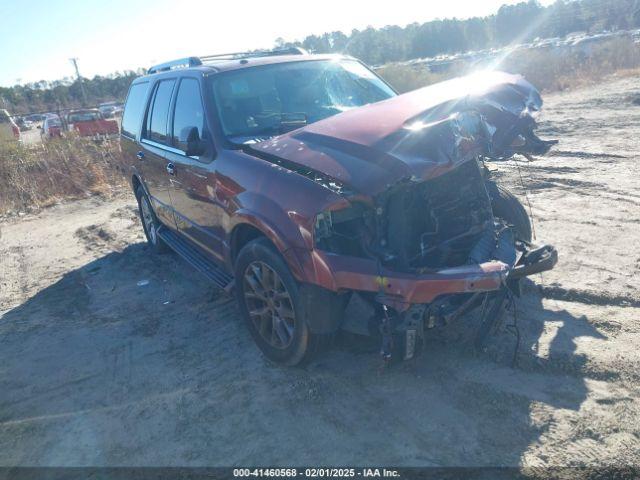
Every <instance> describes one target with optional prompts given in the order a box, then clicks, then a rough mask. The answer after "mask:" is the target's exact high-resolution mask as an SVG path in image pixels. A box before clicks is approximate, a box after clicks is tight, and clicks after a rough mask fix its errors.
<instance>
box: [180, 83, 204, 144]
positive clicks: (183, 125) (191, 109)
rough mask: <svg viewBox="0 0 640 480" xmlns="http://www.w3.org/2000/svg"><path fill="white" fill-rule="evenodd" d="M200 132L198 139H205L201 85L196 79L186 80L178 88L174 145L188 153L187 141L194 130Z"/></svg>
mask: <svg viewBox="0 0 640 480" xmlns="http://www.w3.org/2000/svg"><path fill="white" fill-rule="evenodd" d="M194 127H195V128H196V129H197V130H198V138H199V139H202V138H203V133H204V110H203V108H202V99H201V97H200V84H199V83H198V80H196V79H195V78H184V79H182V81H181V82H180V86H179V87H178V94H177V96H176V107H175V113H174V116H173V145H174V146H175V147H176V148H179V149H180V150H182V151H184V152H186V151H187V140H188V137H189V134H190V132H191V131H192V130H193V128H194Z"/></svg>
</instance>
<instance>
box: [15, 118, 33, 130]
mask: <svg viewBox="0 0 640 480" xmlns="http://www.w3.org/2000/svg"><path fill="white" fill-rule="evenodd" d="M15 122H16V125H18V128H19V129H20V131H21V132H27V131H29V130H33V122H32V121H31V120H27V119H26V118H25V117H17V118H16V120H15Z"/></svg>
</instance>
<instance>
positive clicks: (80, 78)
mask: <svg viewBox="0 0 640 480" xmlns="http://www.w3.org/2000/svg"><path fill="white" fill-rule="evenodd" d="M69 60H71V63H73V68H75V69H76V76H77V77H78V82H80V90H81V91H82V100H83V102H84V103H83V106H85V107H86V106H87V92H85V91H84V83H83V82H82V77H81V76H80V70H78V59H77V58H70V59H69Z"/></svg>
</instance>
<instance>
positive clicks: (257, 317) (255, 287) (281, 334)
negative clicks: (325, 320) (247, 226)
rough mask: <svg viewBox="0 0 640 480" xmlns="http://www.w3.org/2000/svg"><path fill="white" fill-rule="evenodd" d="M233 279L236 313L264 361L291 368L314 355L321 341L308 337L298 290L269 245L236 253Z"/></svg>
mask: <svg viewBox="0 0 640 480" xmlns="http://www.w3.org/2000/svg"><path fill="white" fill-rule="evenodd" d="M235 279H236V289H235V290H236V296H237V300H238V305H239V307H240V312H241V314H242V316H243V318H244V320H245V323H246V325H247V327H248V329H249V332H250V333H251V336H252V337H253V339H254V341H255V342H256V344H257V345H258V347H259V348H260V350H261V351H262V353H263V354H264V355H265V357H267V358H268V359H269V360H271V361H272V362H274V363H277V364H280V365H286V366H294V365H299V364H303V363H306V362H308V361H309V360H311V358H313V356H315V354H317V353H318V351H319V350H320V347H321V346H322V345H323V344H324V343H325V342H324V340H325V337H326V336H325V335H320V334H313V333H311V331H310V329H309V325H308V318H309V316H310V313H309V309H308V307H307V305H306V304H307V303H308V302H305V301H303V295H302V294H301V285H299V284H298V282H297V281H296V280H295V278H294V277H293V275H292V274H291V271H290V270H289V267H288V266H287V264H286V263H285V261H284V260H283V259H282V257H281V256H280V254H279V253H278V252H277V250H276V249H275V248H274V247H273V245H272V244H271V242H269V240H267V239H266V238H258V239H256V240H253V241H251V242H249V243H248V244H247V245H245V246H244V247H243V248H242V250H240V252H239V254H238V258H237V260H236V264H235Z"/></svg>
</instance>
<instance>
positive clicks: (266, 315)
mask: <svg viewBox="0 0 640 480" xmlns="http://www.w3.org/2000/svg"><path fill="white" fill-rule="evenodd" d="M243 286H244V300H245V304H246V307H247V310H248V312H249V317H250V318H251V321H252V322H253V325H254V326H255V328H256V330H257V332H258V333H259V334H260V336H261V337H262V338H263V339H264V340H265V341H266V342H267V343H268V344H269V345H271V346H272V347H274V348H277V349H280V350H284V349H285V348H287V347H288V346H289V345H290V344H291V342H292V341H293V334H294V329H295V324H296V320H295V312H294V308H293V301H292V299H291V295H289V292H288V290H287V287H286V286H285V284H284V282H283V281H282V279H281V278H280V276H279V275H278V273H277V272H276V271H275V270H274V269H273V268H271V267H270V266H269V265H267V264H266V263H264V262H261V261H255V262H252V263H250V264H249V265H248V266H247V268H246V270H245V272H244V278H243Z"/></svg>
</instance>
